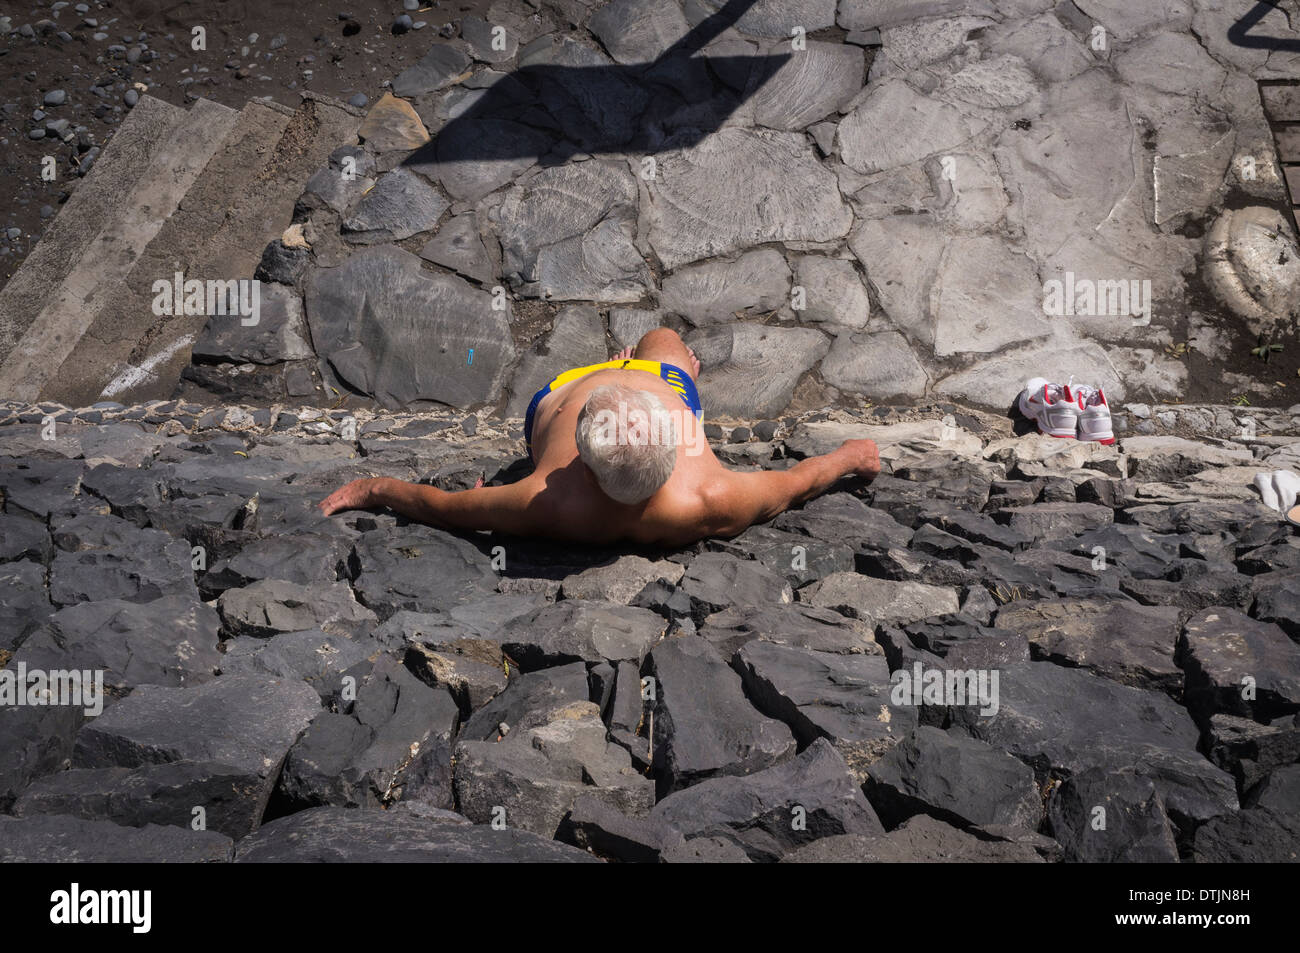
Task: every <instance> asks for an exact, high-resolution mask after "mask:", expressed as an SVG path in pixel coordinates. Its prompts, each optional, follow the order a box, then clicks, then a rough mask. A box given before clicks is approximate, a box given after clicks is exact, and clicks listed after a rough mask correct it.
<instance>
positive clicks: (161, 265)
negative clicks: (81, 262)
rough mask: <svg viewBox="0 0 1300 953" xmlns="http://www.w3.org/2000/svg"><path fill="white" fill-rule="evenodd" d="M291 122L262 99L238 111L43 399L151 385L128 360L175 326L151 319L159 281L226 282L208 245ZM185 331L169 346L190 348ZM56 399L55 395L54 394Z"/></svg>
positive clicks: (83, 398) (75, 398) (74, 398)
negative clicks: (211, 266) (152, 336)
mask: <svg viewBox="0 0 1300 953" xmlns="http://www.w3.org/2000/svg"><path fill="white" fill-rule="evenodd" d="M292 116H293V111H292V110H290V109H288V108H286V107H284V106H279V105H277V104H271V105H267V104H266V103H262V102H257V101H253V102H250V103H248V104H247V105H245V106H244V108H243V109H242V110H240V112H239V114H238V117H237V118H236V119H235V123H234V125H233V126H232V127H231V128H230V131H229V132H228V133H227V134H226V136H225V138H224V139H223V140H222V142H221V144H220V146H219V147H218V148H217V149H216V151H215V152H214V153H213V155H212V157H211V159H209V160H208V162H207V164H206V165H205V166H204V167H203V170H202V171H201V172H200V173H199V175H198V177H197V178H195V179H194V181H193V183H192V184H191V185H190V188H189V190H188V191H187V192H186V193H185V195H184V197H182V199H181V201H180V203H179V206H178V207H177V209H176V210H175V211H174V212H173V213H172V214H171V215H170V216H169V217H168V219H167V221H166V222H164V223H163V225H162V227H161V228H160V229H159V230H158V233H157V234H156V235H155V236H154V237H153V239H152V240H151V241H150V242H149V244H148V245H147V246H145V248H144V249H142V250H141V253H140V255H139V257H138V258H137V259H136V261H135V262H134V263H133V265H132V267H131V268H130V269H129V271H128V272H127V273H126V275H125V276H124V279H123V281H122V282H121V283H120V284H119V285H118V287H117V288H115V289H114V291H113V293H112V294H111V295H109V296H106V299H105V300H104V302H103V305H102V307H101V308H100V310H99V312H98V313H97V314H96V315H95V318H94V321H93V322H92V323H91V325H90V326H89V327H88V328H87V329H86V333H85V335H84V336H83V337H82V338H81V340H80V341H79V342H78V343H77V345H76V346H75V347H74V348H73V349H72V350H71V351H70V353H69V354H68V356H67V358H66V359H65V360H64V361H63V364H62V366H61V367H60V368H59V371H58V373H57V374H56V375H54V377H53V379H52V381H51V382H50V383H49V384H47V386H46V387H45V388H44V389H43V391H42V393H43V394H45V395H46V397H45V399H48V400H59V401H61V402H62V401H66V402H67V403H69V404H74V403H75V404H77V405H79V406H85V405H86V404H91V403H94V402H95V401H97V400H100V399H101V396H100V395H101V394H103V399H117V398H116V392H117V391H118V390H119V389H123V391H125V390H126V389H129V386H130V384H132V383H134V382H136V381H137V380H144V379H148V377H149V371H150V367H148V366H146V367H143V368H142V367H140V366H135V367H131V366H129V364H130V362H129V358H130V356H131V354H132V353H133V352H134V351H135V350H136V349H137V348H138V347H139V346H141V345H142V344H146V343H147V342H145V340H144V338H145V336H146V335H148V334H149V333H150V330H151V328H153V327H154V325H155V324H157V323H158V322H164V326H170V325H171V324H172V323H174V321H175V319H172V318H168V317H167V316H165V315H164V316H156V315H155V314H154V313H153V302H154V298H155V297H156V295H155V294H154V292H153V285H154V282H155V281H157V280H158V279H167V280H169V281H171V280H174V276H175V274H176V273H177V272H180V273H181V274H183V275H184V276H185V278H186V279H189V278H199V279H204V278H217V277H225V276H224V275H218V274H214V273H209V272H208V270H207V268H206V267H205V265H206V264H207V249H208V246H209V244H210V242H211V241H212V239H213V236H215V235H216V234H218V233H219V232H220V231H221V229H222V228H223V226H224V225H225V224H226V219H227V207H228V206H229V205H230V203H231V202H233V201H236V200H238V198H239V197H240V195H241V193H240V192H239V191H238V185H237V184H238V183H242V182H245V181H248V180H249V179H252V178H255V177H256V176H257V175H259V174H260V173H261V171H262V169H263V168H264V167H265V165H266V164H267V162H268V161H269V159H270V156H271V154H272V153H273V151H274V150H275V147H276V144H277V143H278V142H279V141H280V137H281V136H282V135H283V134H284V130H285V127H287V126H288V125H289V122H290V120H291V118H292ZM259 251H260V249H259ZM255 264H256V261H254V265H255ZM232 277H238V276H232ZM169 297H170V296H169ZM184 325H185V322H184V320H183V319H182V320H180V322H179V324H177V325H176V327H177V329H178V333H177V335H176V336H174V338H173V339H172V340H169V341H168V342H167V345H170V346H174V347H176V348H177V349H185V343H182V342H183V339H184V337H185V333H184V328H183V326H184ZM186 353H187V354H188V350H186ZM106 389H107V390H108V391H109V392H108V393H105V390H106ZM56 393H57V394H58V395H59V396H58V397H54V396H51V395H53V394H56Z"/></svg>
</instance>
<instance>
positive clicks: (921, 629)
mask: <svg viewBox="0 0 1300 953" xmlns="http://www.w3.org/2000/svg"><path fill="white" fill-rule="evenodd" d="M979 591H980V592H983V591H984V590H982V589H981V590H979ZM1013 604H1014V603H1013ZM895 632H896V633H897V635H895V634H894V633H895ZM899 639H903V640H906V641H907V642H909V643H910V644H911V645H913V646H915V647H916V648H918V649H922V650H924V651H926V652H930V653H933V654H934V655H937V656H939V657H940V658H942V659H944V661H945V662H946V663H947V664H948V665H950V666H952V667H953V668H987V669H992V668H1002V667H1004V666H1007V665H1019V664H1020V663H1021V662H1027V661H1029V642H1028V641H1027V640H1026V639H1025V637H1024V636H1023V635H1020V634H1019V633H1016V632H1011V631H1008V630H1007V629H1003V628H997V627H993V626H987V625H981V624H980V623H979V622H977V621H976V620H975V618H974V617H972V616H970V615H968V614H966V613H965V612H958V613H955V614H951V615H945V616H936V617H934V618H930V619H922V620H921V621H920V622H909V623H907V624H905V625H902V626H899V627H898V628H897V629H890V628H886V629H885V632H884V634H883V635H882V640H886V641H887V642H888V643H890V644H891V645H897V646H899V647H901V645H902V643H901V642H899V641H898V640H899ZM885 655H886V657H887V658H888V659H889V663H890V666H891V668H898V667H900V666H901V665H902V661H901V659H900V657H899V656H898V654H897V653H895V652H894V651H890V650H887V651H886V653H885Z"/></svg>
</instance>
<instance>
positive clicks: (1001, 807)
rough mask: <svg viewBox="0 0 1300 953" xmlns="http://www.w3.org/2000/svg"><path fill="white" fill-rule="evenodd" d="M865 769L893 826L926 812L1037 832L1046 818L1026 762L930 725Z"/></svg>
mask: <svg viewBox="0 0 1300 953" xmlns="http://www.w3.org/2000/svg"><path fill="white" fill-rule="evenodd" d="M866 774H867V779H866V783H865V785H864V786H863V790H864V791H865V792H866V795H867V798H868V799H869V800H870V801H871V804H872V806H873V807H874V808H875V809H876V813H877V814H878V815H879V816H880V819H881V820H882V821H883V822H884V823H886V824H888V825H889V826H890V827H894V826H896V825H898V824H900V823H901V822H902V821H904V820H906V819H907V818H908V817H911V816H912V815H914V814H921V813H924V814H930V815H933V816H935V817H937V818H939V819H940V820H943V821H947V822H948V823H950V824H956V825H958V826H961V827H966V826H971V825H985V824H997V825H1006V826H1009V827H1017V828H1023V829H1025V830H1030V831H1033V830H1037V829H1038V823H1039V821H1040V820H1041V817H1042V811H1043V808H1042V800H1041V798H1040V797H1039V793H1038V787H1037V785H1036V784H1035V783H1034V772H1033V771H1032V770H1031V769H1030V768H1029V767H1028V766H1027V765H1026V764H1025V763H1024V762H1023V761H1020V760H1018V759H1017V758H1013V757H1012V756H1011V755H1009V754H1007V753H1006V752H1003V751H999V750H998V749H996V748H993V747H991V746H989V745H986V744H984V743H983V742H980V741H976V740H975V739H973V738H970V737H968V736H966V735H962V734H960V733H955V732H945V731H941V730H939V729H938V728H933V727H930V726H928V725H920V726H918V727H917V728H916V729H915V730H914V731H912V733H911V734H910V735H905V736H903V738H902V739H901V740H900V741H899V743H898V744H897V745H896V746H895V747H894V748H893V749H891V750H890V751H888V752H887V753H885V754H884V755H883V756H881V757H880V758H879V759H878V760H877V761H875V762H874V763H873V764H871V765H870V766H869V767H868V768H867V771H866Z"/></svg>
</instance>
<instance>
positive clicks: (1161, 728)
mask: <svg viewBox="0 0 1300 953" xmlns="http://www.w3.org/2000/svg"><path fill="white" fill-rule="evenodd" d="M996 674H998V676H999V683H998V698H999V707H998V711H997V712H996V714H993V715H992V716H991V717H990V716H983V715H981V714H980V713H979V709H978V708H976V707H973V706H970V707H968V706H952V707H950V708H949V709H948V711H949V714H950V716H951V719H952V724H953V725H954V726H955V727H957V728H960V729H961V730H962V731H965V732H967V733H968V734H970V735H972V736H973V737H975V738H978V739H980V740H981V741H986V742H988V743H989V744H991V745H993V746H994V747H996V748H1001V749H1003V750H1004V751H1007V752H1009V753H1010V754H1013V755H1015V756H1016V757H1017V758H1020V759H1021V760H1022V761H1025V762H1026V763H1027V764H1029V765H1030V766H1031V767H1033V768H1034V770H1035V774H1036V776H1037V777H1038V779H1039V781H1040V782H1041V781H1043V780H1044V779H1045V778H1046V777H1047V776H1048V774H1049V773H1052V774H1054V775H1055V776H1057V777H1065V776H1068V775H1070V774H1072V773H1074V772H1076V771H1081V770H1083V769H1085V768H1088V767H1098V768H1103V769H1107V770H1117V769H1119V768H1121V767H1125V766H1133V767H1134V768H1135V769H1136V771H1137V773H1138V775H1139V776H1141V777H1149V778H1151V779H1152V781H1154V782H1155V783H1156V789H1157V790H1158V791H1159V792H1160V794H1161V796H1162V797H1163V798H1164V801H1165V805H1166V808H1167V810H1168V811H1169V814H1170V816H1171V817H1172V818H1173V819H1174V820H1175V821H1176V822H1177V823H1178V824H1179V826H1180V830H1190V829H1191V828H1193V827H1194V826H1195V824H1196V823H1198V822H1201V821H1204V820H1206V819H1208V818H1210V817H1214V816H1216V815H1218V814H1222V813H1224V812H1225V811H1228V810H1232V809H1233V808H1235V807H1236V805H1237V792H1236V786H1235V785H1234V784H1233V781H1232V778H1231V776H1230V775H1228V774H1226V773H1225V772H1223V771H1221V770H1219V769H1218V768H1216V767H1215V766H1214V765H1213V764H1211V763H1210V762H1209V761H1207V760H1206V759H1205V758H1204V757H1203V756H1202V755H1201V754H1200V753H1199V752H1198V751H1197V748H1196V745H1197V741H1198V739H1199V732H1198V731H1197V729H1196V725H1195V724H1194V723H1193V721H1192V719H1191V717H1190V716H1189V715H1188V713H1187V711H1186V709H1184V708H1181V707H1179V706H1178V705H1177V704H1176V703H1175V702H1174V701H1173V700H1172V699H1170V698H1169V697H1168V696H1167V695H1164V694H1163V693H1160V692H1154V691H1149V690H1144V689H1140V688H1132V687H1130V686H1127V685H1120V684H1118V683H1116V682H1112V681H1111V680H1109V679H1106V678H1101V677H1099V676H1096V675H1093V674H1091V673H1088V672H1085V671H1082V670H1079V669H1068V668H1063V667H1061V666H1059V665H1053V664H1051V663H1049V662H1030V663H1028V664H1025V665H1018V666H1015V667H1012V668H1007V669H1004V670H1003V671H1001V672H1000V673H996Z"/></svg>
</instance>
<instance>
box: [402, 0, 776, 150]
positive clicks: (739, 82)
mask: <svg viewBox="0 0 1300 953" xmlns="http://www.w3.org/2000/svg"><path fill="white" fill-rule="evenodd" d="M755 2H756V0H729V2H728V3H726V4H725V5H724V6H723V7H722V8H720V9H719V10H718V11H717V12H716V13H714V14H713V15H711V16H709V17H708V18H706V19H705V20H703V21H702V22H700V23H699V25H697V26H696V27H695V28H694V29H692V30H691V31H690V32H689V33H688V34H686V36H684V37H682V38H681V39H680V40H678V41H677V42H676V43H674V44H673V45H672V46H671V47H669V48H668V49H667V50H666V51H664V53H663V54H662V55H661V56H660V57H659V58H658V59H656V60H654V61H653V62H650V63H645V64H636V65H618V66H609V65H599V66H581V65H576V66H569V65H559V64H539V65H530V66H524V67H521V68H520V69H517V70H515V71H514V72H512V73H510V74H508V75H507V76H505V77H504V78H502V79H500V80H498V81H497V82H496V83H495V84H493V85H492V86H491V87H489V88H488V89H486V90H485V91H483V93H482V95H481V96H480V97H479V99H478V100H477V101H476V102H475V103H474V104H473V105H472V106H470V107H469V109H467V110H466V111H465V112H464V113H462V114H461V115H459V116H457V117H456V118H454V119H452V120H451V121H449V122H448V123H447V124H446V125H445V126H443V128H442V129H441V130H440V131H439V132H438V134H437V135H436V136H435V137H433V138H432V139H431V140H430V141H429V142H428V143H426V144H425V145H423V146H421V147H420V148H419V149H417V150H416V151H415V152H414V153H413V154H412V155H410V156H409V157H407V159H406V161H405V162H404V163H403V164H404V165H413V166H422V167H424V168H425V171H426V172H428V171H429V169H428V167H429V166H431V165H440V164H450V163H458V162H478V161H491V160H509V159H524V158H531V159H535V160H537V161H539V162H541V163H542V164H543V165H547V166H552V165H560V164H562V163H563V162H565V161H566V160H567V159H569V158H570V157H572V156H573V155H574V154H576V153H590V154H593V155H595V154H602V153H615V154H635V155H646V154H651V153H654V152H656V151H658V150H660V149H663V148H665V147H669V148H682V147H688V146H691V145H694V144H695V143H697V142H699V141H700V140H701V139H703V138H704V137H705V136H707V135H709V134H710V133H711V132H714V131H715V130H717V129H718V128H720V127H721V126H722V124H723V123H724V122H726V121H727V119H728V117H730V116H731V115H732V114H733V113H734V112H735V111H736V109H737V108H738V107H739V106H740V105H741V104H742V103H743V102H744V101H745V100H746V99H747V98H749V97H750V96H752V95H753V94H754V93H755V92H757V91H758V90H759V89H761V88H762V86H763V85H764V84H765V83H766V82H767V81H768V80H769V79H771V77H772V76H773V74H775V73H776V71H777V70H779V69H780V68H781V67H782V66H783V65H784V64H785V63H786V62H787V61H788V60H789V59H790V58H791V56H792V54H791V53H782V54H773V55H765V56H722V55H716V56H709V55H706V56H702V57H697V56H695V54H696V53H698V52H699V51H700V50H702V49H703V48H704V47H705V46H707V45H708V44H709V43H711V42H712V41H713V40H715V39H716V38H717V37H718V36H719V35H720V34H721V33H722V32H723V31H724V30H726V29H727V28H728V27H730V26H732V25H733V24H735V23H736V21H737V20H739V19H740V17H741V16H743V15H744V13H745V11H746V10H748V9H749V8H750V7H752V6H753V5H754V3H755ZM584 52H585V48H580V47H573V48H570V49H569V50H568V52H567V55H569V56H570V58H573V57H574V56H575V55H576V56H577V57H578V58H580V57H581V56H582V55H583V54H584ZM561 55H562V56H563V55H566V54H565V53H562V54H561Z"/></svg>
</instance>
